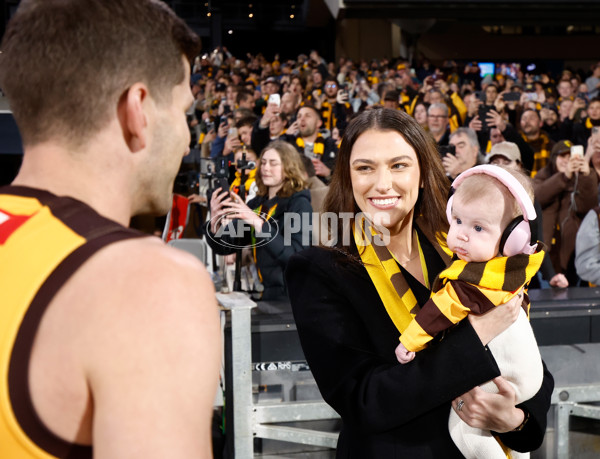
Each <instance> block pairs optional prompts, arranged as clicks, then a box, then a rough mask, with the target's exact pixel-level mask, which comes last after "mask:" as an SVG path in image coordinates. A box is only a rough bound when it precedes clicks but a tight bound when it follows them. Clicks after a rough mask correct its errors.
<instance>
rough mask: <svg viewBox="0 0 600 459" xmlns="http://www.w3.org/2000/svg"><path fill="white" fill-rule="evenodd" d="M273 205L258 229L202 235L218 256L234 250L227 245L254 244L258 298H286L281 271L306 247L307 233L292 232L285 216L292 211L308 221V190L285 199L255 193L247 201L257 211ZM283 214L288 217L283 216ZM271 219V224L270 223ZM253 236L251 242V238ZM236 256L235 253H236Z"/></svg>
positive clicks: (308, 235) (310, 211)
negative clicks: (239, 233)
mask: <svg viewBox="0 0 600 459" xmlns="http://www.w3.org/2000/svg"><path fill="white" fill-rule="evenodd" d="M274 206H277V207H276V209H275V211H274V212H273V214H272V215H271V218H270V219H269V222H271V224H269V223H268V222H265V223H264V224H263V227H262V229H261V231H260V233H258V232H253V235H251V233H250V231H244V234H243V235H242V236H241V237H235V238H234V237H232V236H231V235H230V233H227V232H225V233H224V234H222V235H221V236H219V237H217V236H216V235H215V234H213V233H211V232H210V230H208V235H207V236H208V237H207V238H206V240H207V242H208V245H210V247H211V248H212V249H213V251H214V252H215V253H216V254H218V255H228V254H230V253H235V249H234V248H232V247H230V246H228V245H230V244H235V245H236V246H238V247H239V246H250V245H253V244H256V245H257V247H256V251H255V252H254V253H255V256H256V267H257V268H258V270H259V272H260V275H261V277H262V284H263V286H264V288H265V290H264V292H263V294H262V297H261V299H262V300H271V301H273V300H277V301H284V300H287V289H286V286H285V281H284V278H283V272H284V270H285V268H286V266H287V262H288V260H289V258H290V257H291V256H292V254H294V253H295V252H299V251H300V250H302V249H304V248H306V247H308V246H310V244H311V232H310V231H303V230H297V231H294V232H292V230H291V229H292V225H293V224H294V223H295V224H297V223H298V222H293V221H292V220H290V219H289V216H290V215H292V214H296V215H300V216H301V217H302V218H304V219H307V220H306V221H307V222H308V223H310V222H311V221H312V220H311V217H312V207H311V204H310V193H309V191H308V190H302V191H299V192H297V193H294V194H293V195H292V196H290V197H289V198H282V197H279V196H275V197H274V198H272V199H268V197H267V196H257V197H255V198H254V199H252V200H251V201H250V202H248V207H250V208H251V209H257V208H259V207H260V208H261V209H260V212H261V214H269V213H270V212H269V211H270V210H272V209H273V207H274ZM286 214H287V215H288V218H286ZM273 221H274V223H275V224H273ZM252 237H254V239H255V241H253V240H252ZM238 255H239V254H238Z"/></svg>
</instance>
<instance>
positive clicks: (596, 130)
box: [592, 126, 600, 135]
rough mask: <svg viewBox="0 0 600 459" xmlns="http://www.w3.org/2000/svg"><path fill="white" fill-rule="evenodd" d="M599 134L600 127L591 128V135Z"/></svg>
mask: <svg viewBox="0 0 600 459" xmlns="http://www.w3.org/2000/svg"><path fill="white" fill-rule="evenodd" d="M599 132H600V127H598V126H593V127H592V135H598V133H599Z"/></svg>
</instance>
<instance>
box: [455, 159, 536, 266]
mask: <svg viewBox="0 0 600 459" xmlns="http://www.w3.org/2000/svg"><path fill="white" fill-rule="evenodd" d="M475 174H485V175H489V176H491V177H494V178H495V179H496V180H498V181H499V182H500V183H502V184H503V185H504V186H506V188H508V190H509V191H510V193H511V194H512V195H513V196H514V198H515V199H516V201H517V203H518V204H519V207H520V208H521V212H522V213H523V215H519V216H518V217H515V218H514V219H513V220H512V221H511V222H510V223H509V224H508V226H507V227H506V229H505V230H504V232H503V233H502V237H501V238H500V253H501V254H502V255H503V256H505V257H511V256H513V255H518V254H520V253H524V254H528V255H531V254H533V253H535V250H536V248H537V215H536V213H535V209H534V207H533V203H532V202H531V198H530V197H529V194H527V191H525V188H523V186H522V185H521V184H520V183H519V181H518V180H517V179H516V178H515V177H513V176H512V174H511V173H510V172H508V171H506V170H504V169H502V168H501V167H498V166H494V165H490V164H484V165H482V166H475V167H472V168H471V169H467V170H466V171H465V172H463V173H462V174H460V175H459V176H458V177H456V178H455V179H454V182H452V187H451V188H450V198H449V199H448V205H447V206H446V216H447V217H448V222H449V223H451V222H452V201H453V198H454V196H453V194H454V192H455V191H456V189H457V188H458V187H459V186H460V184H461V183H462V182H463V180H464V179H466V178H467V177H469V176H471V175H475Z"/></svg>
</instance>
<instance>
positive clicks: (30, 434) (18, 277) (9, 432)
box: [0, 186, 146, 459]
mask: <svg viewBox="0 0 600 459" xmlns="http://www.w3.org/2000/svg"><path fill="white" fill-rule="evenodd" d="M142 236H146V235H145V234H144V233H141V232H138V231H134V230H131V229H128V228H125V227H123V226H122V225H120V224H118V223H116V222H114V221H112V220H109V219H107V218H104V217H102V216H101V215H99V214H98V213H97V212H96V211H94V210H93V209H92V208H91V207H89V206H88V205H86V204H84V203H82V202H80V201H77V200H76V199H72V198H68V197H59V196H55V195H53V194H51V193H49V192H46V191H42V190H37V189H33V188H27V187H20V186H7V187H0V457H1V458H10V459H24V458H28V459H29V458H54V457H58V458H84V457H92V448H91V447H90V446H85V445H77V444H73V443H69V442H66V441H64V440H62V439H61V438H59V437H57V436H56V435H54V434H53V433H52V432H51V431H50V430H49V429H48V428H47V427H46V426H45V425H44V424H43V423H42V422H41V420H40V419H39V418H38V416H37V413H36V412H35V409H34V407H33V403H32V400H31V396H30V393H29V385H28V371H29V359H30V354H31V349H32V345H33V341H34V338H35V335H36V331H37V328H38V326H39V323H40V320H41V318H42V316H43V314H44V312H45V310H46V307H47V306H48V304H49V303H50V302H51V300H52V298H53V297H54V295H55V294H56V292H58V291H59V289H60V288H61V287H62V286H63V285H64V284H65V282H66V281H67V280H68V279H69V277H70V276H71V275H72V274H73V273H74V272H75V271H76V270H77V269H78V268H79V267H80V266H81V265H82V264H83V263H84V262H85V261H86V260H87V259H89V257H90V256H92V255H93V254H94V253H96V252H97V251H98V250H100V249H101V248H103V247H105V246H106V245H108V244H111V243H113V242H116V241H120V240H124V239H129V238H134V237H142Z"/></svg>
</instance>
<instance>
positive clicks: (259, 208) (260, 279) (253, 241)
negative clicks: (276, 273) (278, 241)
mask: <svg viewBox="0 0 600 459" xmlns="http://www.w3.org/2000/svg"><path fill="white" fill-rule="evenodd" d="M276 209H277V204H275V205H274V206H273V207H271V208H270V209H269V210H268V211H267V218H266V220H270V219H271V217H273V214H274V213H275V210H276ZM254 212H255V213H256V214H257V215H260V214H261V212H262V204H261V205H260V206H258V207H257V208H256V209H254ZM252 257H253V258H254V265H255V266H256V272H257V273H258V280H259V281H260V282H262V281H263V277H262V274H261V272H260V269H259V268H258V264H257V263H256V236H255V234H254V228H252Z"/></svg>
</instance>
